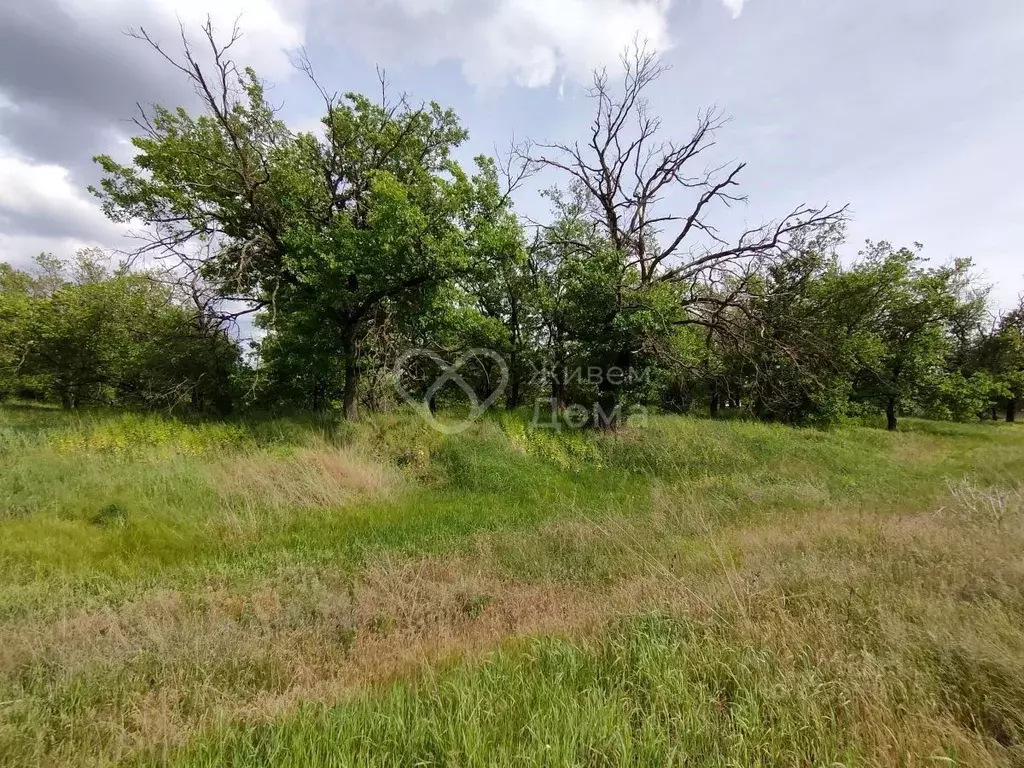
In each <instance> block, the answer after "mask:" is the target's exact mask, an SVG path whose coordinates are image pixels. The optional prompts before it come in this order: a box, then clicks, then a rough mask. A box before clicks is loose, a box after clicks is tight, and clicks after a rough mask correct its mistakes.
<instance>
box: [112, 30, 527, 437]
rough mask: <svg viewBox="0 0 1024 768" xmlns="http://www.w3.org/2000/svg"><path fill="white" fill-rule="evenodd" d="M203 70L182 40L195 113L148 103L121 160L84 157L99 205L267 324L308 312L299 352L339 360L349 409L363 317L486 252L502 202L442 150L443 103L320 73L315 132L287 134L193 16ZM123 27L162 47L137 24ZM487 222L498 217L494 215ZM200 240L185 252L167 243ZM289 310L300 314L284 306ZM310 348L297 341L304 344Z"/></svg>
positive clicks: (453, 125) (253, 80) (411, 306)
mask: <svg viewBox="0 0 1024 768" xmlns="http://www.w3.org/2000/svg"><path fill="white" fill-rule="evenodd" d="M205 34H206V40H207V42H208V43H209V45H210V48H211V51H212V60H213V66H212V69H209V68H204V67H203V66H202V65H201V64H200V63H199V61H198V60H197V57H196V56H195V55H194V54H193V51H192V50H191V48H190V47H189V45H188V44H187V43H186V45H185V48H184V51H183V58H182V60H181V61H178V60H176V59H174V58H172V57H170V56H167V55H166V54H165V58H167V60H168V61H169V62H171V64H173V65H174V66H175V67H177V68H178V69H179V70H180V71H181V72H182V73H183V74H184V75H185V76H186V77H187V78H189V79H190V80H191V82H192V84H193V85H194V86H195V89H196V91H197V93H198V94H199V95H200V98H201V100H202V102H203V106H204V112H203V114H201V115H198V116H193V115H190V114H189V113H188V112H186V111H185V110H184V109H180V108H179V109H176V110H170V109H166V108H163V107H156V108H154V110H153V112H152V114H150V115H147V116H145V117H144V118H143V119H142V120H141V121H140V125H142V126H143V128H144V134H143V135H142V136H139V137H137V138H135V139H133V143H134V146H135V147H136V149H137V150H138V154H137V155H136V157H135V159H134V161H133V163H132V164H130V165H127V166H124V165H120V164H118V163H116V162H115V161H114V160H112V159H111V158H109V157H100V158H97V160H98V162H99V163H100V165H101V166H102V168H103V170H104V172H105V178H104V180H103V182H102V185H101V188H100V190H98V191H97V192H96V193H97V194H98V195H99V197H100V198H101V199H102V200H103V203H104V207H105V209H106V212H107V213H108V215H110V216H111V217H112V218H114V219H115V220H118V221H127V220H129V219H139V220H142V221H144V222H146V223H147V224H148V225H149V227H150V232H151V233H152V236H153V241H152V243H151V248H153V249H155V250H157V251H159V252H161V253H173V254H174V255H175V257H177V258H180V259H182V260H183V261H186V262H190V263H191V265H192V266H193V267H194V268H195V269H197V270H199V271H200V272H201V273H202V275H203V276H204V277H205V278H206V279H207V280H209V281H211V282H212V283H213V284H214V285H216V286H217V287H218V289H219V291H220V293H221V295H222V296H223V297H225V298H241V299H244V300H245V301H248V302H251V303H252V304H253V306H254V307H256V308H262V309H264V310H265V311H266V312H267V314H266V319H265V320H264V324H265V325H266V327H267V328H268V330H270V331H271V332H274V331H275V323H276V322H277V318H286V320H285V321H284V322H286V323H288V333H290V334H295V333H299V332H302V330H303V329H305V328H309V327H310V326H311V325H313V324H315V325H316V333H315V334H314V335H313V336H311V337H309V338H308V339H306V341H305V344H306V346H307V347H310V346H314V347H315V348H316V349H315V357H316V358H317V359H324V358H325V357H326V356H331V355H333V356H337V357H338V358H340V359H341V360H342V361H343V366H344V384H343V392H342V399H343V408H344V413H345V415H346V416H347V417H349V418H354V417H356V415H357V413H358V397H357V396H358V391H359V380H360V374H361V372H362V369H363V366H364V364H365V347H366V342H367V339H368V336H369V333H370V330H371V328H372V325H373V321H374V318H375V317H377V316H378V314H379V313H380V312H381V311H382V310H384V311H387V312H391V313H402V312H416V311H418V310H419V309H420V308H421V307H423V306H424V305H426V304H429V303H430V301H431V297H432V294H433V293H434V292H436V291H438V290H439V289H441V288H442V287H443V286H444V285H445V284H446V283H447V282H449V281H451V280H452V279H454V278H456V277H458V276H461V275H465V274H466V273H468V272H470V271H471V270H472V269H473V268H474V264H475V262H476V261H477V260H479V259H482V258H484V257H485V256H487V255H492V254H490V251H491V248H492V236H493V231H494V227H493V226H491V223H492V222H494V221H495V220H500V219H501V218H502V217H503V216H504V215H505V214H506V211H507V200H506V199H505V198H504V197H503V196H501V195H500V194H498V188H497V182H496V173H495V169H494V166H493V164H492V163H490V162H488V161H487V160H484V159H479V160H478V174H477V175H476V176H474V177H472V178H471V177H469V176H468V175H467V174H466V173H465V172H464V171H463V169H462V168H461V167H460V166H459V164H458V163H457V162H455V161H454V160H453V159H452V157H451V153H452V150H453V149H455V148H456V147H458V146H459V145H460V144H462V142H463V141H464V140H465V139H466V136H467V134H466V131H465V130H464V129H463V128H462V126H461V125H459V122H458V120H457V118H456V116H455V114H454V113H453V112H452V111H451V110H445V109H442V108H441V107H440V106H438V105H437V104H436V103H431V104H424V105H419V106H413V105H411V104H410V103H409V101H408V100H407V99H405V98H404V97H403V98H400V99H398V100H396V101H393V102H392V101H388V100H387V99H386V98H385V99H383V100H381V101H373V100H371V99H369V98H367V97H365V96H361V95H358V94H351V93H350V94H346V95H344V96H339V95H337V94H334V93H331V92H328V91H327V90H326V89H324V88H322V87H321V86H320V85H319V83H318V82H317V81H316V79H315V77H314V76H313V72H312V69H311V67H310V66H309V65H308V62H303V66H304V68H305V70H306V72H307V74H308V75H309V76H310V79H311V80H312V82H313V83H314V84H315V85H317V87H318V88H319V89H320V92H321V94H322V95H323V98H324V104H325V115H324V117H323V120H322V128H321V130H320V131H318V132H309V133H299V134H294V133H292V132H291V131H290V130H289V129H288V128H287V127H286V125H285V124H284V123H283V122H282V121H281V120H279V119H278V117H277V115H276V113H275V110H274V109H273V108H272V107H271V105H270V104H269V103H268V101H267V99H266V95H265V88H264V85H263V83H262V82H261V81H260V80H259V79H258V78H257V76H256V74H255V73H254V72H253V71H252V70H248V69H247V70H244V71H241V70H239V69H238V68H237V67H236V66H235V65H234V63H233V62H232V61H231V60H230V58H229V57H228V48H229V47H230V45H231V42H233V41H234V39H236V38H237V36H238V32H237V30H236V31H235V34H234V36H233V38H232V40H231V41H230V42H229V43H228V44H226V45H218V44H217V42H216V40H215V36H214V34H213V30H212V28H211V27H210V26H209V25H207V26H206V27H205ZM138 36H139V37H141V38H142V39H144V40H146V41H149V42H150V43H151V44H152V45H153V47H154V48H156V50H157V51H159V52H160V53H163V51H162V50H161V49H160V48H159V46H158V45H157V43H155V42H154V41H152V40H151V39H150V38H149V37H148V36H147V35H146V33H145V31H141V32H140V33H138ZM498 226H500V225H498ZM202 240H205V241H207V242H209V243H211V244H212V247H211V248H208V249H205V250H203V252H202V256H201V257H198V258H197V257H195V256H194V254H191V253H184V252H183V249H182V247H181V245H182V244H183V243H194V242H196V241H202ZM296 316H302V319H296ZM310 351H312V350H310Z"/></svg>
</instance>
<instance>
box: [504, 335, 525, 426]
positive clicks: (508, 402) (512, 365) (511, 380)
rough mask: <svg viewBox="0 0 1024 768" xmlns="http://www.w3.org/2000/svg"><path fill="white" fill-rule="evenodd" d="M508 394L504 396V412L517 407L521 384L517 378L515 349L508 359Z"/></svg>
mask: <svg viewBox="0 0 1024 768" xmlns="http://www.w3.org/2000/svg"><path fill="white" fill-rule="evenodd" d="M508 363H509V366H508V394H507V395H506V396H505V410H508V411H514V410H515V409H516V408H518V407H519V401H520V392H521V390H522V382H521V381H520V376H519V356H518V355H517V354H516V351H515V349H513V350H512V352H511V353H510V354H509V357H508Z"/></svg>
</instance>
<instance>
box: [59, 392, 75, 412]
mask: <svg viewBox="0 0 1024 768" xmlns="http://www.w3.org/2000/svg"><path fill="white" fill-rule="evenodd" d="M60 407H61V408H63V409H64V410H65V411H70V410H72V409H74V407H75V393H74V392H72V391H71V390H70V389H62V390H61V393H60Z"/></svg>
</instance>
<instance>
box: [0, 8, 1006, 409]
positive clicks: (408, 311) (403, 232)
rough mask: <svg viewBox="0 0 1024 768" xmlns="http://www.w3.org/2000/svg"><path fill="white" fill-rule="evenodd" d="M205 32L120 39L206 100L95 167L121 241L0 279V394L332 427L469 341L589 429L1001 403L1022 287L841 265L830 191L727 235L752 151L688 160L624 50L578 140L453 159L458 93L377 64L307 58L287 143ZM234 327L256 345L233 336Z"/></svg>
mask: <svg viewBox="0 0 1024 768" xmlns="http://www.w3.org/2000/svg"><path fill="white" fill-rule="evenodd" d="M204 33H205V34H204V38H203V47H202V48H201V49H196V48H194V47H193V45H192V44H191V43H190V42H189V41H188V39H187V38H185V37H184V36H183V48H182V50H181V51H180V52H179V53H177V54H171V53H169V52H167V51H165V50H164V49H163V48H162V47H161V46H160V44H159V43H158V42H157V41H155V40H153V39H152V38H150V37H149V35H148V34H147V33H146V32H145V30H139V31H138V32H136V33H134V34H135V35H136V36H137V37H138V38H140V39H141V40H143V41H145V42H146V43H148V44H149V45H150V46H151V47H152V48H153V50H154V51H155V52H156V53H157V54H158V55H160V56H163V57H164V59H166V61H167V63H168V65H169V66H172V67H175V68H176V69H177V70H178V71H179V72H180V73H181V75H182V77H184V78H187V79H188V80H189V82H190V83H191V84H192V86H193V87H194V90H195V92H196V94H197V96H198V98H199V101H200V103H201V104H202V105H203V108H202V110H200V111H199V112H198V113H196V114H193V113H190V112H189V111H187V110H185V109H182V108H177V109H170V108H165V107H162V106H154V107H152V108H150V109H148V110H144V111H141V112H140V115H139V117H138V118H136V121H135V123H136V126H137V127H138V129H139V131H138V134H139V135H138V136H137V137H136V138H135V139H133V144H134V147H135V149H136V155H135V157H134V159H133V160H132V161H131V162H130V163H129V164H121V163H119V162H117V161H115V160H114V159H113V158H111V157H107V156H101V157H98V158H96V160H97V162H98V163H99V165H100V167H101V169H102V171H103V180H102V182H101V184H100V186H99V187H98V188H95V189H93V190H92V191H93V192H94V194H95V195H96V196H97V197H98V198H99V200H100V201H101V203H102V205H103V208H104V211H105V213H106V214H107V215H108V216H109V217H110V218H111V219H113V220H114V221H117V222H122V223H126V224H131V225H134V226H138V225H139V224H140V223H141V225H142V227H143V229H142V232H141V233H140V237H142V238H143V243H142V245H141V246H140V247H139V248H138V250H137V251H136V252H135V253H134V254H133V255H132V256H133V258H132V259H129V260H128V261H126V262H125V263H123V264H121V265H119V266H117V267H114V268H110V267H105V266H103V263H102V259H100V258H99V256H98V255H97V254H96V253H94V252H85V253H81V254H79V255H77V256H76V257H75V258H73V259H70V260H68V261H66V262H61V261H60V260H57V259H54V258H53V257H51V256H43V257H40V259H38V260H37V262H36V265H35V267H34V268H33V269H29V270H21V271H20V270H16V269H14V268H12V267H10V266H7V265H2V266H0V395H2V394H4V393H7V394H9V395H12V394H13V395H18V396H33V397H39V398H52V399H55V400H59V401H60V402H61V403H62V404H63V405H65V406H66V407H74V406H75V405H77V404H79V403H85V402H106V403H115V404H126V405H141V406H146V407H168V408H191V409H195V410H205V411H219V412H226V411H229V410H232V409H244V408H255V409H261V410H262V409H284V408H288V409H312V410H317V411H323V410H337V411H339V412H340V413H342V414H343V415H344V416H345V417H346V418H350V419H351V418H357V417H358V415H359V413H360V410H361V409H370V410H381V409H387V408H389V407H392V406H393V405H394V404H395V399H396V394H395V393H396V389H397V387H396V383H398V382H397V381H396V379H401V384H402V386H403V387H404V388H405V389H407V390H409V391H413V392H418V393H421V394H424V395H425V394H426V393H428V392H429V391H430V386H431V384H432V382H433V381H434V380H435V379H436V377H437V369H436V363H435V362H434V361H433V360H432V359H431V358H430V357H420V358H415V359H413V358H406V357H405V356H404V352H405V351H406V350H408V349H413V348H422V349H429V350H431V351H432V352H433V353H434V354H435V355H436V356H437V357H439V358H441V359H446V360H448V361H454V360H456V359H459V358H460V357H461V356H462V355H463V354H464V353H465V352H466V351H467V350H473V349H481V348H485V349H489V350H494V351H495V352H498V353H499V354H500V355H501V356H502V357H503V359H504V360H505V361H506V363H507V368H508V384H507V387H506V388H505V391H504V398H505V402H504V405H505V406H506V407H508V408H513V409H514V408H518V407H524V406H530V405H532V404H534V403H536V402H538V400H543V401H545V402H549V403H550V404H551V405H552V407H553V409H554V410H555V411H556V412H561V411H563V410H564V409H568V408H571V407H573V406H584V407H585V408H587V409H589V408H591V407H593V413H594V417H593V420H592V423H593V424H594V425H600V423H601V420H602V417H603V418H605V419H607V418H608V416H609V415H610V414H616V413H624V412H625V411H626V410H628V409H629V408H630V407H633V406H641V405H642V406H645V407H650V406H656V407H658V408H661V409H665V410H673V411H687V410H690V409H691V408H694V407H696V408H699V409H706V410H707V411H709V412H710V413H711V415H713V416H717V415H720V414H722V413H723V412H725V411H732V412H742V413H746V414H750V415H752V416H755V417H757V418H761V419H766V420H776V421H783V422H788V423H818V424H830V423H834V422H836V421H838V420H841V419H843V418H845V417H847V416H850V415H855V414H860V413H868V412H879V413H885V414H886V416H887V421H888V424H889V427H890V428H891V429H895V428H896V427H897V423H898V421H897V420H898V417H899V415H900V414H905V413H921V414H926V415H930V416H933V417H939V418H955V419H967V418H977V417H979V416H982V417H985V416H990V417H992V418H995V417H996V416H997V415H999V416H1005V418H1006V419H1007V420H1009V421H1013V420H1014V418H1015V414H1016V408H1017V405H1018V404H1019V401H1020V398H1021V395H1022V391H1024V304H1022V306H1020V307H1018V308H1016V309H1015V310H1013V311H1010V312H1006V313H1003V314H1002V315H1000V316H998V317H994V316H993V315H992V312H991V308H990V307H989V303H988V301H987V294H986V292H985V290H983V289H982V288H980V287H979V286H978V285H977V281H976V279H975V277H974V275H973V274H972V267H971V264H970V262H969V261H968V260H957V261H954V262H952V263H950V264H945V265H940V266H932V265H931V264H930V263H929V262H928V261H927V260H925V259H924V258H923V256H922V251H921V246H919V245H916V244H915V245H914V246H913V247H910V248H896V247H893V246H892V245H890V244H889V243H886V242H869V243H868V244H867V245H866V246H865V248H864V249H863V250H862V251H861V252H860V254H859V256H858V258H857V259H855V260H853V261H852V262H847V261H844V260H842V259H840V257H839V252H840V250H841V249H842V247H843V241H844V225H845V222H846V210H845V209H844V208H837V209H832V208H829V207H827V206H816V205H800V206H797V207H796V208H794V209H793V210H790V211H788V212H785V213H784V214H783V215H781V216H780V217H778V218H776V219H773V220H771V221H769V222H767V223H764V224H761V225H758V226H754V227H748V228H746V229H744V230H743V231H740V232H738V233H731V234H730V233H726V232H723V231H721V230H720V229H719V228H717V227H716V226H715V224H714V221H715V214H716V213H721V212H722V209H725V208H728V207H730V206H733V205H734V204H736V203H740V202H745V201H746V198H745V197H744V196H743V195H742V194H741V192H740V191H739V180H740V178H741V176H742V172H743V170H744V167H745V164H743V163H733V164H726V165H715V164H714V163H712V162H711V161H710V156H711V153H712V149H713V147H714V146H715V144H716V140H717V138H718V136H719V134H720V130H721V128H722V126H723V125H724V122H725V119H724V116H723V115H721V114H720V113H718V112H717V111H714V110H709V111H705V112H702V113H700V114H699V115H698V116H697V119H696V124H695V126H694V127H693V129H692V130H691V131H689V132H687V133H686V134H685V136H684V137H683V138H678V137H676V136H674V135H673V130H672V129H671V128H669V127H667V126H665V125H664V124H663V123H662V121H661V120H660V119H659V117H658V116H657V115H655V114H654V113H653V112H652V109H651V106H650V103H649V101H648V98H647V96H646V94H647V93H648V92H649V89H650V88H651V87H652V85H653V84H655V83H656V82H657V81H658V79H659V78H660V77H661V75H662V74H663V73H664V71H665V68H664V66H663V65H662V63H661V61H660V60H659V58H658V57H657V56H656V55H655V54H654V53H653V52H650V51H648V50H646V49H645V48H644V47H643V46H640V45H637V46H634V47H633V48H632V49H631V50H630V51H629V52H628V53H627V54H626V55H624V56H623V58H622V68H621V73H620V76H619V77H618V78H615V79H614V80H613V78H611V77H610V76H609V74H608V73H607V72H605V71H600V72H598V73H596V75H595V78H594V82H593V86H592V88H591V90H590V92H589V95H590V97H591V100H592V103H593V107H594V110H593V119H592V121H591V123H590V125H589V128H588V129H587V131H586V132H585V133H584V135H582V136H580V137H579V138H577V139H575V140H573V141H571V142H562V143H541V142H526V143H523V144H521V145H518V146H515V147H513V148H511V150H510V151H509V152H508V153H507V154H506V155H505V156H504V157H502V158H500V159H496V158H491V157H483V156H481V157H478V158H476V160H475V162H474V167H473V168H472V169H470V170H467V169H465V168H463V167H462V165H461V164H460V163H459V162H457V161H456V159H455V154H456V152H457V150H458V148H459V147H460V146H462V145H463V144H464V142H465V141H466V139H467V137H468V134H467V131H466V130H465V128H464V127H463V126H462V125H461V124H460V122H459V120H458V118H457V116H456V115H455V114H454V113H453V112H452V111H451V110H448V109H444V108H442V107H441V106H440V105H438V104H436V103H433V102H431V103H414V102H412V101H411V100H410V99H409V98H408V97H406V96H398V97H395V98H392V97H391V96H389V93H388V88H387V84H386V81H385V80H384V78H383V77H382V78H381V93H380V94H379V95H378V96H377V97H369V96H365V95H361V94H354V93H348V94H338V93H335V92H333V91H330V90H328V89H327V88H326V87H324V86H323V85H322V83H321V82H320V80H319V79H318V78H317V76H316V74H315V73H314V71H313V67H312V65H311V64H310V62H309V61H308V59H306V58H305V57H302V58H300V59H299V61H298V62H297V64H298V66H299V68H300V69H301V70H302V71H303V72H304V73H305V75H306V76H307V77H308V79H309V81H310V82H311V83H312V84H313V85H314V86H315V88H316V89H317V91H318V92H319V94H320V96H321V97H322V99H323V106H324V115H323V118H322V121H321V126H320V129H319V130H317V131H307V132H295V131H292V130H290V129H289V128H288V127H287V125H286V124H285V123H284V122H283V121H282V120H281V119H280V117H279V115H278V111H277V110H276V109H275V108H274V106H273V105H272V104H271V103H270V101H269V100H268V98H267V95H266V88H265V84H264V83H263V81H261V80H260V79H259V77H258V76H257V75H256V73H255V72H253V71H252V70H251V69H241V68H239V67H237V66H236V65H235V63H234V62H233V61H232V59H231V58H230V55H229V54H230V48H231V45H232V43H233V42H234V41H235V40H237V39H238V36H239V33H238V31H237V30H235V31H234V33H233V35H232V36H231V38H230V39H229V40H228V41H227V42H225V43H219V42H218V41H217V38H216V36H215V34H214V31H213V29H212V28H211V27H210V26H209V25H207V26H206V27H205V28H204ZM535 179H536V180H550V181H551V185H550V187H549V188H547V189H546V190H545V191H544V192H542V193H541V194H543V195H544V198H545V199H546V201H547V203H548V207H549V208H550V216H549V217H548V218H547V220H545V221H543V222H538V221H533V220H530V219H527V218H526V217H524V216H521V215H517V213H516V212H515V210H514V207H513V200H514V198H516V197H517V195H521V194H524V193H525V192H524V190H525V189H526V187H527V185H528V182H532V180H535ZM141 265H145V268H142V266H141ZM244 315H250V316H251V324H252V325H254V326H255V327H256V328H257V329H259V330H260V333H259V334H258V335H259V339H258V341H256V342H253V344H252V348H251V349H249V350H245V349H243V348H242V347H241V346H240V344H239V343H238V342H237V341H236V340H235V336H234V335H233V334H232V327H233V326H234V324H235V323H236V322H237V321H238V320H239V319H240V318H241V317H242V316H244ZM400 360H403V361H406V362H407V364H406V365H404V366H398V367H397V369H396V362H398V361H400ZM581 371H586V372H588V375H586V376H582V375H573V374H574V373H578V372H581ZM590 372H597V373H596V375H591V373H590ZM609 372H642V375H621V376H620V375H614V376H613V375H608V374H609ZM462 373H463V375H464V377H465V378H466V379H467V381H469V382H470V383H471V385H472V386H473V387H474V388H475V389H478V390H479V392H480V393H481V397H482V398H484V397H486V396H487V394H488V393H490V392H491V391H493V388H494V384H495V381H496V379H498V378H499V377H500V373H502V372H499V371H497V370H495V360H494V359H493V358H478V359H475V360H473V361H472V364H471V365H468V366H467V367H466V370H464V371H462ZM434 394H435V396H434V397H433V398H431V402H430V406H431V407H439V406H441V405H444V404H445V401H446V400H448V399H451V398H454V397H455V395H454V394H453V392H452V391H451V390H441V391H440V392H438V393H434Z"/></svg>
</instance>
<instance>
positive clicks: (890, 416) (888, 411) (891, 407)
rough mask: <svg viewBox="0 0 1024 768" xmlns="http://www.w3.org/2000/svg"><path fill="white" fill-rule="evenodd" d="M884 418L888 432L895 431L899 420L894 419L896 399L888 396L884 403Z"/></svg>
mask: <svg viewBox="0 0 1024 768" xmlns="http://www.w3.org/2000/svg"><path fill="white" fill-rule="evenodd" d="M885 420H886V422H887V426H888V429H889V431H890V432H895V431H896V430H897V429H898V428H899V422H898V421H897V420H896V399H895V398H892V397H890V398H889V400H888V402H886V404H885Z"/></svg>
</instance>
